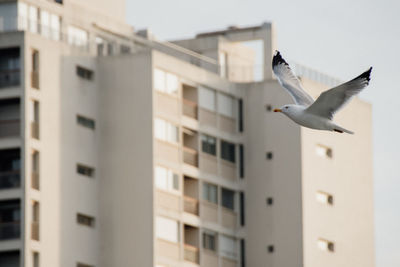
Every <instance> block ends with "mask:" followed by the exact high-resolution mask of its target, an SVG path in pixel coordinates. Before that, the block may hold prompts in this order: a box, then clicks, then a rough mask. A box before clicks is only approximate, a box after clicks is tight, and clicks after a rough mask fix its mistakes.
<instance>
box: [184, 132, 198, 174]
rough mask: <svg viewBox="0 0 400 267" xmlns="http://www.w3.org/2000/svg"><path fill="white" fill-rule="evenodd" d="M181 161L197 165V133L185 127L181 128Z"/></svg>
mask: <svg viewBox="0 0 400 267" xmlns="http://www.w3.org/2000/svg"><path fill="white" fill-rule="evenodd" d="M183 162H184V163H186V164H189V165H192V166H194V167H198V166H199V153H198V134H197V132H195V131H192V130H189V129H187V128H183Z"/></svg>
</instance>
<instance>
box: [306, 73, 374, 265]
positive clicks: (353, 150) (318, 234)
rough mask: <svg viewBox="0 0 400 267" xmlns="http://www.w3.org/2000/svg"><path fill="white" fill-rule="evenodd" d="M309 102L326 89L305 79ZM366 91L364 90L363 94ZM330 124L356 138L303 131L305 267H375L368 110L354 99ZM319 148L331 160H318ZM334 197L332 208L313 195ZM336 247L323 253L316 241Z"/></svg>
mask: <svg viewBox="0 0 400 267" xmlns="http://www.w3.org/2000/svg"><path fill="white" fill-rule="evenodd" d="M303 84H304V86H305V88H307V91H308V92H310V94H311V95H312V96H313V97H315V98H316V97H317V96H318V95H319V93H320V92H321V90H322V91H324V90H326V89H327V88H326V87H325V86H322V85H320V84H317V83H315V82H312V81H310V80H307V79H303ZM366 90H368V88H367V89H366ZM334 120H335V121H336V122H337V123H338V124H339V125H341V126H343V127H344V128H347V129H349V130H351V131H354V132H355V134H354V135H349V134H338V133H332V132H323V131H314V130H311V129H306V128H302V131H301V136H302V138H301V139H302V149H301V150H302V162H303V168H302V175H303V184H302V190H303V213H304V215H303V231H304V240H303V244H304V255H305V256H304V266H310V267H313V266H315V267H317V266H327V267H328V266H332V267H333V266H343V267H345V266H349V267H350V266H352V267H356V266H360V267H361V266H367V267H373V266H375V257H374V219H373V218H374V213H373V170H372V108H371V105H370V104H368V103H366V102H363V101H361V100H360V99H358V98H355V99H353V100H352V101H351V102H350V104H349V105H348V106H346V107H345V108H344V109H343V110H341V111H339V112H338V113H337V114H336V116H335V118H334ZM317 144H321V145H325V146H327V147H330V148H331V149H332V153H333V156H332V158H321V157H319V156H317V155H316V153H315V147H316V145H317ZM318 190H322V191H324V192H327V193H329V194H331V195H332V196H333V205H331V206H330V205H326V204H325V205H324V204H321V203H319V202H317V201H316V197H315V194H316V191H318ZM318 238H324V239H327V240H329V241H332V242H334V246H335V247H334V252H326V251H321V250H320V249H318V247H317V239H318Z"/></svg>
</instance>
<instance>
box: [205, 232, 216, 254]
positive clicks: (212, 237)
mask: <svg viewBox="0 0 400 267" xmlns="http://www.w3.org/2000/svg"><path fill="white" fill-rule="evenodd" d="M216 239H217V238H216V234H214V233H203V248H205V249H208V250H212V251H216V249H217V245H216Z"/></svg>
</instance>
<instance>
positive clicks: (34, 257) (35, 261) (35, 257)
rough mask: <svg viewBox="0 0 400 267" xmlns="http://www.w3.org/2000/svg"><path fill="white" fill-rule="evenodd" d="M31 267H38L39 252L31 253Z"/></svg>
mask: <svg viewBox="0 0 400 267" xmlns="http://www.w3.org/2000/svg"><path fill="white" fill-rule="evenodd" d="M32 262H33V267H39V263H40V262H39V252H36V251H33V253H32Z"/></svg>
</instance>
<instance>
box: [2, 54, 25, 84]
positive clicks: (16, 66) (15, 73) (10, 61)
mask: <svg viewBox="0 0 400 267" xmlns="http://www.w3.org/2000/svg"><path fill="white" fill-rule="evenodd" d="M20 68H21V66H20V54H19V48H18V47H15V48H6V49H0V88H3V87H9V86H17V85H19V84H20Z"/></svg>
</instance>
